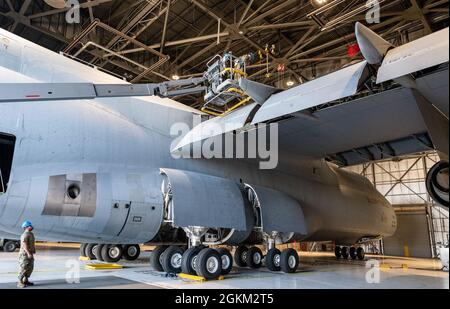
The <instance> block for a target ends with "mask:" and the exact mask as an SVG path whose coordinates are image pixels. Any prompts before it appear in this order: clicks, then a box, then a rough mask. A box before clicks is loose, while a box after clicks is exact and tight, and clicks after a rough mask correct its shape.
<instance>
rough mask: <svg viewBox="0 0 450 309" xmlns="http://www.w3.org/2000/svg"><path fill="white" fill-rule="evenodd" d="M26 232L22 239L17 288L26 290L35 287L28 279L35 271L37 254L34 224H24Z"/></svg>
mask: <svg viewBox="0 0 450 309" xmlns="http://www.w3.org/2000/svg"><path fill="white" fill-rule="evenodd" d="M22 228H23V229H24V232H23V234H22V236H21V238H20V252H19V265H20V271H19V283H18V284H17V287H19V288H25V287H28V286H32V285H34V284H33V283H32V282H30V281H29V280H28V279H29V278H30V277H31V274H32V273H33V269H34V254H35V253H36V248H35V238H34V234H33V224H31V222H30V221H25V222H24V223H23V224H22Z"/></svg>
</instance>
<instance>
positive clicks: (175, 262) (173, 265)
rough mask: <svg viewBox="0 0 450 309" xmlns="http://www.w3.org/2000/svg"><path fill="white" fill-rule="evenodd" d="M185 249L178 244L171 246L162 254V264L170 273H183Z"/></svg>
mask: <svg viewBox="0 0 450 309" xmlns="http://www.w3.org/2000/svg"><path fill="white" fill-rule="evenodd" d="M183 253H184V250H183V248H181V247H178V246H170V247H169V248H167V249H166V250H165V251H164V252H163V253H162V254H161V266H162V268H163V270H164V271H165V272H166V273H168V274H179V273H181V262H182V260H183Z"/></svg>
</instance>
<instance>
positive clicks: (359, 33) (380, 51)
mask: <svg viewBox="0 0 450 309" xmlns="http://www.w3.org/2000/svg"><path fill="white" fill-rule="evenodd" d="M355 33H356V40H357V41H358V45H359V48H360V49H361V53H362V54H363V56H364V58H365V59H366V60H367V62H368V63H369V64H381V62H382V61H383V58H384V56H385V55H386V54H387V52H388V50H389V49H390V48H392V47H393V45H392V44H391V43H389V42H388V41H386V40H385V39H383V38H382V37H381V36H379V35H378V34H376V33H375V32H373V31H372V30H370V29H369V28H367V27H366V26H364V25H363V24H361V23H359V22H358V23H356V26H355Z"/></svg>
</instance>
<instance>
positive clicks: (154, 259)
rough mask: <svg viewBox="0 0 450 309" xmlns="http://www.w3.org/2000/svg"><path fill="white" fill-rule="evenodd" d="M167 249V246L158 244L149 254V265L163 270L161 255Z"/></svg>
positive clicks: (157, 269)
mask: <svg viewBox="0 0 450 309" xmlns="http://www.w3.org/2000/svg"><path fill="white" fill-rule="evenodd" d="M166 249H167V246H158V247H156V248H155V249H154V250H153V251H152V253H151V254H150V267H151V268H153V269H154V270H156V271H164V269H163V267H162V265H161V255H162V254H163V253H164V251H165V250H166Z"/></svg>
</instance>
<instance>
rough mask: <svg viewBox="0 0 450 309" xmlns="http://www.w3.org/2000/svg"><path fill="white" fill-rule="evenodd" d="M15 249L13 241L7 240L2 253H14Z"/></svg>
mask: <svg viewBox="0 0 450 309" xmlns="http://www.w3.org/2000/svg"><path fill="white" fill-rule="evenodd" d="M16 249H17V245H16V242H15V241H11V240H8V241H7V242H5V243H4V244H3V251H4V252H14V251H16Z"/></svg>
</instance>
